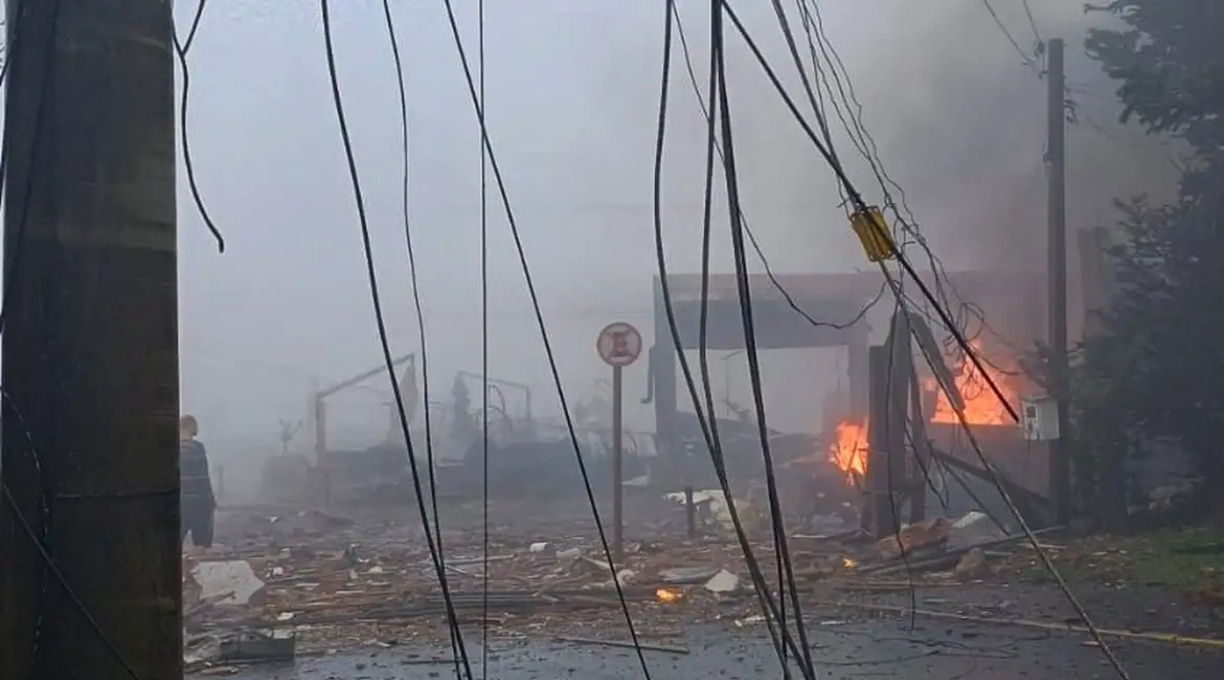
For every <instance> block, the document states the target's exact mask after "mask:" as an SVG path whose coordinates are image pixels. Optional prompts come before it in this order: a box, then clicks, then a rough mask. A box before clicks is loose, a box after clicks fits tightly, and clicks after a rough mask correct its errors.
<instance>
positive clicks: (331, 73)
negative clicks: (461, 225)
mask: <svg viewBox="0 0 1224 680" xmlns="http://www.w3.org/2000/svg"><path fill="white" fill-rule="evenodd" d="M319 7H320V11H321V15H322V20H323V42H324V47H325V50H326V53H327V73H328V79H329V80H330V83H331V91H332V103H333V105H334V107H335V112H336V122H337V123H338V125H339V127H340V138H341V142H342V143H343V146H344V155H345V161H346V163H347V165H348V173H349V179H350V181H351V182H352V187H353V200H354V202H355V203H356V207H357V217H358V221H359V222H360V226H361V242H362V248H363V249H364V251H365V260H366V277H367V279H368V280H369V285H370V300H371V302H372V303H373V305H374V319H375V322H376V325H377V327H378V340H379V344H381V345H382V354H383V362H384V363H385V364H386V368H387V376H388V378H389V379H390V381H391V393H392V394H393V395H394V397H395V406H396V410H397V411H398V412H399V421H400V428H401V431H402V432H401V433H402V435H403V437H404V443H405V445H406V446H407V448H408V464H409V468H410V469H411V471H412V484H413V488H414V491H415V493H416V501H417V510H418V512H419V514H420V517H421V528H422V529H423V531H424V534H425V542H426V543H427V544H428V546H429V554H430V558H431V560H432V562H433V566H434V571H435V572H436V573H437V577H438V585H439V586H440V588H441V589H442V598H443V600H445V602H446V616H447V622H448V624H449V627H450V633H451V635H452V636H453V637H454V638H455V644H456V646H457V647H458V649H459V656H460V659H461V661H462V665H463V669H464V672H465V674H466V676H467V677H468V680H472V678H473V676H472V668H471V664H470V663H469V661H468V655H467V648H466V646H465V645H464V643H463V631H462V630H461V629H460V628H459V619H458V617H457V616H456V613H455V604H454V601H453V600H452V599H451V594H450V586H449V584H448V580H447V577H446V566H445V563H444V562H443V558H442V551H441V549H440V541H439V542H438V543H435V540H434V532H433V530H432V529H431V528H430V521H429V513H428V511H427V510H426V507H425V498H424V489H423V487H422V485H421V476H420V472H419V471H418V469H417V460H416V452H415V451H414V447H413V444H412V433H411V432H409V429H408V418H407V416H406V415H405V413H404V395H403V393H402V391H401V390H400V385H399V380H397V379H396V375H395V362H394V359H393V357H392V356H391V342H390V339H389V338H388V334H387V324H386V321H385V319H384V318H383V311H382V298H381V296H380V295H379V292H378V274H377V272H376V271H375V268H374V252H373V246H372V244H371V242H370V226H369V220H368V219H367V217H366V208H365V198H364V196H363V194H362V190H361V180H360V177H359V176H358V172H357V160H356V157H355V155H354V153H353V142H352V138H351V136H350V135H349V130H348V121H347V119H346V117H345V115H344V103H343V99H342V97H341V95H340V78H339V75H338V74H337V72H336V54H335V49H334V47H333V42H332V33H331V14H330V11H329V10H330V7H329V2H328V0H319ZM440 533H441V532H440V531H439V534H440ZM438 538H439V539H441V536H440V535H439V536H438Z"/></svg>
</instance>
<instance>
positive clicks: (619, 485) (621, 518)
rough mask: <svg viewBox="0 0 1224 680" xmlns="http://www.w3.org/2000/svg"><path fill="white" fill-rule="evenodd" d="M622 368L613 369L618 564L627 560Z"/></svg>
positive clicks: (614, 545)
mask: <svg viewBox="0 0 1224 680" xmlns="http://www.w3.org/2000/svg"><path fill="white" fill-rule="evenodd" d="M623 370H624V369H622V368H621V367H620V366H613V367H612V525H613V529H612V531H613V534H612V551H613V552H612V554H613V555H615V556H616V561H617V562H618V563H620V562H622V561H623V560H624V558H625V515H624V511H625V482H624V475H625V460H624V456H625V447H624V441H623V440H624V425H623V419H624V399H623V396H622V392H623V390H622V387H621V373H622V372H623Z"/></svg>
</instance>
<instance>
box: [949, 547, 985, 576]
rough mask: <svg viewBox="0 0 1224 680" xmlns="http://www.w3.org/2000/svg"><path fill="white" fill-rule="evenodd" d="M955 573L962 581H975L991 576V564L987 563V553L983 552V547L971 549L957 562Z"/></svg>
mask: <svg viewBox="0 0 1224 680" xmlns="http://www.w3.org/2000/svg"><path fill="white" fill-rule="evenodd" d="M953 573H954V574H955V575H956V578H958V579H960V580H962V581H973V580H975V579H980V578H984V577H986V576H989V575H990V565H989V564H987V563H986V553H984V552H982V549H981V548H973V549H971V550H970V551H969V552H967V553H965V554H964V556H963V557H961V558H960V561H959V562H957V563H956V569H955V570H954V571H953Z"/></svg>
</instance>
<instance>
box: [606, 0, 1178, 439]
mask: <svg viewBox="0 0 1224 680" xmlns="http://www.w3.org/2000/svg"><path fill="white" fill-rule="evenodd" d="M682 4H683V5H684V6H683V7H682V17H683V19H684V25H685V29H686V31H687V36H688V39H689V46H690V48H691V49H692V51H693V55H694V65H695V68H696V71H697V77H698V80H699V82H700V85H701V88H702V90H703V91H704V90H705V87H706V78H707V68H708V55H709V38H708V31H709V24H708V16H707V14H706V13H705V10H704V6H699V5H690V4H685V3H682ZM784 4H785V5H787V6H788V7H790V9H791V11H792V21H793V25H794V26H795V28H796V30H797V31H800V32H799V34H798V37H799V39H800V50H801V51H802V52H804V54H805V55H806V52H807V46H806V38H805V37H804V35H803V33H802V31H801V29H800V27H799V23H798V19H797V14H794V11H793V10H794V8H793V7H792V6H791V3H784ZM993 4H994V5H995V6H996V9H997V10H998V13H999V18H1000V20H1001V21H1002V22H1003V24H1004V25H1005V26H1006V28H1007V31H1008V33H1010V35H1011V36H1012V38H1014V40H1015V42H1016V43H1017V44H1018V46H1019V50H1017V49H1016V48H1015V47H1013V46H1012V45H1011V44H1010V42H1009V40H1008V37H1007V36H1006V35H1005V34H1004V32H1003V31H1002V30H1001V29H1000V28H999V27H998V26H997V25H996V23H995V21H994V19H993V18H992V17H991V15H990V14H989V13H988V12H987V11H986V9H985V7H984V6H983V5H982V4H981V3H977V2H926V3H913V2H905V1H904V0H863V1H861V2H855V3H819V5H820V7H821V9H822V12H823V19H824V26H825V30H826V35H827V36H828V39H829V41H830V42H831V44H832V46H833V47H835V48H836V49H837V51H838V53H839V54H840V56H841V58H842V60H843V61H844V63H845V68H846V70H847V72H848V75H849V77H850V82H851V83H852V84H853V87H854V89H855V92H856V94H857V98H858V100H859V102H860V103H861V104H862V110H861V112H856V114H858V113H861V117H862V121H863V123H864V125H865V126H866V128H867V130H868V131H869V132H870V134H871V135H872V137H873V138H874V141H875V143H876V145H877V146H878V151H879V156H880V158H881V159H882V161H883V164H884V167H885V168H886V169H887V170H888V172H889V173H890V175H891V176H892V178H893V179H895V180H896V181H897V182H898V183H899V184H900V185H901V186H902V187H903V188H904V192H905V196H906V198H907V201H908V204H909V206H910V207H911V208H912V209H913V212H914V213H915V216H916V218H917V222H918V224H919V225H920V227H921V229H922V231H923V232H924V234H925V235H926V236H927V238H928V240H929V243H930V246H931V248H932V249H933V250H934V252H935V254H936V255H937V256H938V257H939V258H940V259H941V260H942V262H943V263H944V264H945V265H946V266H947V268H948V269H950V270H984V271H995V270H999V269H1012V270H1022V271H1030V272H1034V273H1040V272H1042V271H1044V268H1045V252H1046V240H1045V234H1046V167H1045V146H1046V128H1047V121H1046V115H1047V114H1046V110H1047V83H1046V81H1045V80H1044V79H1043V78H1041V77H1039V74H1038V72H1039V71H1040V70H1041V68H1042V61H1041V59H1040V57H1038V56H1036V52H1037V50H1036V44H1037V40H1038V34H1039V35H1040V37H1041V38H1042V39H1049V38H1053V37H1060V38H1063V39H1064V40H1065V41H1066V44H1067V51H1066V61H1067V71H1068V85H1069V88H1070V91H1069V92H1068V98H1069V99H1070V100H1071V101H1072V102H1073V103H1074V116H1073V120H1074V122H1073V123H1072V124H1070V125H1069V126H1068V132H1067V168H1068V175H1067V177H1068V231H1069V234H1070V238H1069V242H1070V250H1069V257H1070V260H1071V267H1072V282H1071V297H1072V312H1071V313H1072V316H1074V315H1075V314H1076V313H1077V312H1076V310H1075V303H1076V300H1077V297H1078V296H1077V293H1076V282H1075V271H1074V270H1075V257H1076V255H1075V237H1074V234H1075V230H1077V229H1080V228H1084V227H1091V226H1096V225H1102V224H1104V225H1108V224H1111V223H1112V222H1113V221H1114V220H1115V213H1114V212H1113V209H1112V205H1111V204H1112V201H1113V200H1114V199H1115V198H1119V197H1127V196H1131V195H1134V194H1136V193H1146V194H1150V195H1152V196H1154V197H1156V198H1164V197H1167V196H1169V195H1170V192H1171V190H1172V189H1173V188H1174V187H1175V183H1176V171H1175V169H1174V167H1173V165H1172V164H1171V163H1170V162H1169V160H1170V158H1171V156H1172V154H1173V153H1174V152H1173V151H1172V150H1171V149H1170V147H1169V146H1168V145H1167V143H1166V142H1164V141H1162V140H1157V139H1152V138H1148V137H1145V136H1144V135H1143V134H1142V132H1141V131H1138V130H1135V129H1127V128H1126V127H1124V126H1121V125H1120V124H1118V123H1117V117H1118V113H1119V111H1120V108H1121V107H1120V104H1119V103H1117V101H1116V99H1115V97H1114V95H1113V93H1114V91H1115V89H1116V85H1115V84H1114V83H1112V82H1110V81H1109V80H1108V79H1107V78H1106V77H1105V76H1104V74H1103V73H1101V71H1100V70H1099V68H1098V67H1097V66H1096V64H1095V63H1093V62H1092V61H1091V60H1090V59H1089V58H1088V56H1087V55H1086V54H1085V52H1084V48H1083V43H1084V38H1085V36H1086V33H1087V30H1088V29H1089V28H1090V27H1092V26H1100V25H1103V24H1105V23H1106V22H1108V21H1109V17H1108V16H1105V15H1102V14H1100V13H1093V14H1087V15H1086V14H1084V13H1083V11H1082V9H1081V7H1080V5H1078V4H1077V3H1066V2H1059V1H1058V0H1047V1H1044V2H1042V1H1034V2H1031V3H1030V5H1031V6H1032V9H1033V14H1034V17H1035V19H1036V31H1035V30H1034V29H1033V28H1032V27H1031V26H1030V24H1029V21H1028V19H1027V17H1026V15H1025V13H1024V11H1023V7H1022V6H1021V4H1020V3H1018V2H1017V3H999V2H996V3H993ZM741 5H742V6H743V8H742V12H743V13H744V14H745V21H746V23H747V24H748V26H749V29H750V30H751V31H752V33H753V35H754V36H755V37H756V40H757V41H758V42H759V43H760V45H761V47H762V49H763V50H764V51H765V52H766V54H767V55H768V57H769V59H770V60H771V62H772V64H773V65H774V68H775V69H777V71H778V72H779V73H780V74H781V75H782V76H783V79H784V80H785V81H786V84H787V87H788V88H789V90H790V92H791V94H792V96H794V97H795V98H796V100H797V101H798V102H799V103H800V107H801V108H802V109H803V110H804V111H805V112H807V113H809V114H810V107H809V106H808V105H807V104H806V103H805V102H806V99H805V97H804V95H803V90H802V89H801V87H800V83H799V80H798V78H797V77H796V76H795V68H794V66H793V64H792V63H791V61H790V58H789V54H788V52H787V51H786V48H785V43H784V42H783V38H782V35H781V32H780V30H779V28H778V25H777V23H776V20H775V19H774V16H773V13H772V8H771V7H770V4H769V3H759V6H755V7H752V8H749V7H748V6H747V5H745V4H743V3H741ZM640 22H642V23H641V24H640V25H638V26H637V27H636V33H635V35H634V37H633V39H627V41H626V44H627V45H632V47H633V49H632V51H630V50H629V49H626V50H624V51H620V50H617V49H616V45H615V44H613V43H610V42H604V43H603V44H604V47H603V50H602V51H600V50H596V53H597V54H600V56H601V58H602V62H603V65H602V66H600V67H597V69H596V71H597V72H600V73H604V74H607V75H608V77H607V78H603V79H600V80H599V81H598V86H597V91H598V92H600V93H602V95H603V96H605V97H607V99H606V100H605V105H606V106H607V107H608V108H609V109H610V110H612V111H616V112H618V113H621V114H623V115H621V116H620V120H621V121H623V129H622V130H618V132H617V133H616V134H617V136H618V137H619V138H621V139H625V140H632V144H633V147H634V148H638V149H640V150H642V151H644V150H645V149H646V148H649V146H650V144H649V142H650V138H651V137H652V136H653V133H654V127H653V122H654V121H653V120H652V117H653V116H654V115H655V113H656V111H657V97H658V92H657V87H658V71H659V52H660V50H659V48H658V43H659V41H661V39H662V36H661V28H660V27H661V23H662V17H661V16H659V17H652V18H650V19H646V18H644V17H643V18H640ZM648 27H649V28H648ZM619 28H620V27H609V28H608V30H609V32H612V31H614V30H616V29H619ZM728 31H729V33H728V60H729V63H728V71H729V72H728V80H729V90H730V92H731V96H732V109H733V112H732V116H733V120H734V127H735V139H736V157H737V161H738V170H739V176H740V182H741V188H742V190H743V193H744V200H745V204H744V205H745V212H746V214H747V217H748V222H749V225H750V226H751V228H752V229H753V231H754V233H755V234H756V236H757V237H758V239H759V240H760V242H761V245H762V246H763V248H764V250H765V252H766V255H767V256H768V257H769V259H770V263H771V265H772V266H773V267H774V268H775V269H776V270H780V271H792V272H805V273H821V272H838V271H848V270H855V269H859V270H862V269H866V268H867V266H868V265H867V263H866V261H865V260H864V259H863V257H862V254H861V252H860V251H859V248H858V245H857V243H856V242H855V240H854V238H853V235H852V234H851V232H850V231H849V229H848V228H847V225H846V223H845V221H844V217H843V216H842V214H841V211H840V209H839V197H838V194H837V191H836V185H835V183H834V181H833V177H832V174H831V172H830V171H829V169H828V168H827V167H826V166H825V165H824V163H823V162H822V161H821V159H820V158H819V156H818V155H817V153H816V150H815V149H814V148H813V147H812V145H811V144H810V143H809V142H808V141H807V140H806V138H805V136H804V134H803V132H802V131H801V129H800V128H799V126H798V125H797V124H796V123H795V121H794V120H793V118H792V116H791V114H790V113H789V112H788V111H787V110H786V108H785V106H784V105H783V104H782V103H781V101H780V100H779V98H778V96H777V95H776V93H775V92H774V90H773V88H772V87H771V85H770V84H769V82H768V80H767V79H766V77H765V75H764V73H763V72H762V71H761V69H760V68H759V66H758V65H757V64H756V63H755V61H754V59H753V57H752V55H751V54H750V53H749V52H748V51H747V50H746V49H744V47H743V44H742V41H740V39H739V38H738V36H736V35H735V34H734V33H733V31H732V30H731V29H730V27H729V28H728ZM656 33H657V35H656ZM644 35H648V36H651V38H650V39H647V38H646V37H644ZM646 45H649V48H648V49H643V47H644V46H646ZM676 49H677V55H676V56H675V57H674V58H673V63H672V69H673V70H672V79H671V87H672V98H671V100H672V103H671V115H670V116H669V120H668V124H669V133H668V146H667V161H666V163H667V167H666V172H665V186H666V188H665V196H666V200H667V206H668V208H669V209H668V210H667V211H666V212H665V220H666V225H665V226H666V230H667V233H668V242H669V254H670V256H671V260H672V262H671V264H672V266H673V268H674V269H675V270H677V271H695V268H696V267H697V265H698V259H697V252H698V248H699V241H698V234H699V223H700V209H699V207H700V196H701V184H702V178H703V166H704V157H705V152H704V146H705V137H704V136H705V127H704V122H703V120H702V118H701V114H700V112H699V110H698V108H697V106H696V104H695V98H694V95H693V92H692V88H691V84H690V82H689V80H688V76H687V74H686V72H685V70H684V66H683V60H682V58H681V57H680V55H679V44H677V45H676ZM1020 52H1024V53H1025V54H1027V55H1029V56H1027V57H1026V56H1023V55H1022V54H1021V53H1020ZM1026 61H1029V62H1031V64H1026V63H1025V62H1026ZM828 111H829V112H830V116H831V117H832V116H833V113H832V109H831V108H829V109H828ZM809 119H810V115H809ZM830 122H831V124H832V126H833V127H834V130H835V132H834V134H835V144H836V145H837V147H838V149H839V151H840V153H841V155H842V157H843V159H844V161H845V164H846V166H847V168H848V169H849V171H850V173H851V175H852V177H853V179H854V180H855V181H856V182H857V184H858V185H859V187H860V188H861V189H862V190H863V193H864V195H865V196H866V197H867V199H868V200H869V201H871V202H880V201H882V200H883V198H882V195H881V191H880V189H879V186H878V183H877V182H876V179H875V177H874V176H873V175H872V173H871V172H870V169H869V167H868V165H867V163H866V162H865V161H864V160H863V159H862V158H861V157H860V156H859V155H858V153H857V152H856V151H855V150H854V148H853V147H852V146H851V145H850V143H849V139H848V137H847V136H846V134H845V133H844V132H842V131H841V127H842V124H841V123H840V121H838V120H837V119H836V118H835V117H833V118H832V119H831V121H830ZM642 156H643V157H640V158H639V161H638V163H639V166H640V167H641V169H642V172H643V173H645V170H646V168H647V167H649V166H648V163H649V160H648V158H647V157H644V156H645V154H644V153H643V154H642ZM643 179H646V178H645V177H643ZM720 182H721V181H720ZM644 185H645V182H644V181H643V182H642V184H638V185H636V186H639V187H641V188H642V189H643V190H645V191H648V187H646V186H644ZM601 186H602V185H601ZM722 190H723V189H722V185H721V183H719V184H717V185H716V193H719V194H721V192H722ZM647 195H648V194H647ZM717 210H718V211H717V212H716V214H717V215H719V216H720V217H722V216H725V206H722V205H721V204H720V205H719V206H718V208H717ZM649 227H650V225H649V220H640V221H638V222H637V223H636V224H635V225H634V226H633V227H632V232H633V234H634V235H635V236H636V237H637V242H638V243H639V245H638V246H637V247H636V248H637V249H636V250H635V252H634V256H633V258H632V261H633V262H634V263H635V267H634V269H635V270H637V269H638V268H639V267H640V268H641V270H642V271H641V277H642V278H645V277H648V276H649V275H650V273H651V270H652V267H651V263H652V260H651V259H650V255H649V248H648V247H647V246H649V245H652V244H651V241H650V229H649ZM716 230H717V232H716V233H717V236H716V248H715V249H716V254H717V264H716V266H717V267H718V268H719V269H720V270H721V271H728V270H729V269H730V260H729V254H728V250H729V248H728V247H727V246H726V245H725V243H726V241H727V237H726V235H725V234H726V231H725V218H723V219H720V220H719V221H718V223H717V225H716ZM754 266H755V263H754ZM888 311H890V310H883V311H882V312H881V314H883V315H884V316H885V317H886V316H887V312H888ZM988 311H989V310H988ZM879 316H880V315H874V316H873V319H874V323H873V325H875V326H877V327H879V326H882V325H883V318H882V317H881V318H876V317H879ZM1002 325H1006V324H1002ZM1041 333H1042V331H1041V330H1040V329H1035V330H1034V333H1033V336H1038V335H1040V334H1041ZM777 354H778V355H781V354H783V353H777ZM826 354H827V353H826ZM830 356H831V355H830ZM826 359H827V357H826V358H825V359H810V358H809V359H807V360H805V361H806V362H807V363H809V364H812V363H815V364H817V365H819V368H817V369H816V373H817V374H818V377H817V379H816V380H809V379H805V380H802V381H798V380H795V379H786V378H785V376H786V375H788V374H791V373H793V370H792V369H793V365H794V359H793V358H782V357H780V356H779V357H778V358H777V359H775V360H774V361H772V362H767V366H766V368H767V373H769V372H770V370H769V366H770V364H771V363H772V364H778V365H777V366H776V369H775V372H776V374H777V375H776V376H775V377H774V379H773V380H772V383H773V384H774V385H776V386H777V389H771V390H770V391H771V392H777V393H778V394H777V395H775V396H774V398H773V399H771V407H773V405H774V404H777V408H776V409H774V412H775V413H778V415H777V416H776V417H775V419H776V420H779V421H782V424H783V426H789V427H802V426H803V425H802V421H804V420H805V419H806V420H807V421H808V422H809V423H810V421H811V416H810V414H811V413H813V412H814V411H813V410H812V406H811V402H810V399H812V398H818V397H819V395H820V394H822V393H824V392H826V391H828V390H829V389H831V387H832V386H833V385H835V384H836V381H837V377H836V376H837V374H838V373H839V372H840V370H844V369H839V367H838V365H837V363H836V362H835V361H832V360H826ZM716 363H718V362H716ZM842 366H844V364H842ZM715 368H716V369H721V368H722V367H721V366H716V367H715ZM728 370H730V371H731V372H732V375H733V377H734V379H733V382H740V383H744V384H745V385H746V379H745V378H744V377H743V367H742V366H734V365H733V366H729V367H728ZM768 377H769V376H768V375H767V378H768ZM723 379H724V378H723V377H722V376H715V381H716V384H718V385H721V384H722V383H723ZM801 383H802V384H801ZM813 383H815V385H813ZM741 389H744V390H746V387H743V388H741ZM731 391H733V392H734V391H736V390H735V389H734V388H733V389H732V390H731ZM745 396H746V394H741V395H739V398H740V399H741V400H743V397H745ZM792 404H794V405H792Z"/></svg>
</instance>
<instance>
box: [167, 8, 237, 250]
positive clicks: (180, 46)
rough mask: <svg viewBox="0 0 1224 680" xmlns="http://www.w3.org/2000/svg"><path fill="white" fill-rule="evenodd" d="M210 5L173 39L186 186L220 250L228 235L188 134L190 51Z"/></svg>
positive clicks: (201, 10)
mask: <svg viewBox="0 0 1224 680" xmlns="http://www.w3.org/2000/svg"><path fill="white" fill-rule="evenodd" d="M207 6H208V0H200V1H199V3H198V4H197V5H196V12H195V16H194V17H192V20H191V27H190V28H189V29H188V30H187V38H186V39H184V40H181V41H180V40H179V37H178V31H174V32H173V33H172V34H171V38H172V41H173V43H174V53H175V54H176V55H177V56H178V62H179V67H180V69H181V71H182V81H181V82H180V84H179V90H180V94H179V138H180V140H181V147H180V148H181V149H182V152H183V168H184V169H186V171H187V187H188V188H189V189H190V191H191V200H192V201H193V202H194V203H195V207H196V211H197V212H198V213H199V214H200V219H202V220H204V226H206V227H207V228H208V231H209V233H210V234H212V237H213V240H214V241H216V243H217V252H219V253H224V252H225V237H224V236H222V235H221V230H220V229H218V228H217V225H216V223H214V222H213V219H212V215H210V214H209V212H208V208H207V207H206V206H205V205H204V197H203V195H201V193H200V185H199V182H197V181H196V173H195V163H194V162H193V161H192V156H191V137H190V136H189V135H188V134H187V120H188V118H187V102H189V101H190V99H189V96H188V93H189V90H190V88H191V70H190V69H189V68H188V66H187V52H188V50H190V49H191V45H192V43H193V42H194V41H195V37H196V33H197V32H198V31H199V29H200V22H201V21H202V20H203V19H204V9H205V7H207Z"/></svg>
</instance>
